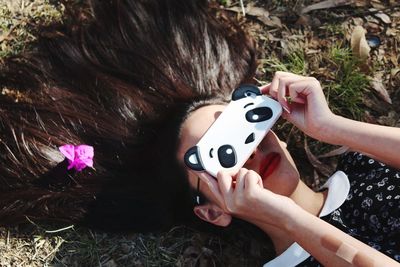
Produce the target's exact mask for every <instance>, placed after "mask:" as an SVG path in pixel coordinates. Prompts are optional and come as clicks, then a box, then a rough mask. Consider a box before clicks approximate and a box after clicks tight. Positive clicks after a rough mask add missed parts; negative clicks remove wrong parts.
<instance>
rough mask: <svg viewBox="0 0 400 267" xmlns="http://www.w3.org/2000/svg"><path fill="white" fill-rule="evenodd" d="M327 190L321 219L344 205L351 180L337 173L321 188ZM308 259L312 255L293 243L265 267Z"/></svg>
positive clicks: (286, 265) (288, 266)
mask: <svg viewBox="0 0 400 267" xmlns="http://www.w3.org/2000/svg"><path fill="white" fill-rule="evenodd" d="M325 188H328V195H327V197H326V200H325V203H324V206H323V207H322V210H321V212H320V214H319V217H323V216H326V215H328V214H329V213H331V212H332V211H334V210H336V209H337V208H339V207H340V206H341V205H342V204H343V202H344V201H345V200H346V198H347V195H348V194H349V191H350V183H349V179H348V178H347V175H346V174H345V173H344V172H342V171H337V172H335V173H334V174H333V175H332V176H331V177H330V178H329V179H328V181H326V183H325V184H324V185H323V186H321V189H325ZM308 257H310V254H309V253H308V252H307V251H305V250H304V249H303V248H302V247H301V246H300V245H299V244H297V243H293V244H292V245H291V246H290V247H289V248H288V249H286V250H285V251H284V252H283V253H282V254H281V255H279V256H278V257H276V258H275V259H273V260H271V261H269V262H267V263H266V264H264V266H263V267H282V266H285V267H292V266H296V265H298V264H299V263H301V262H303V261H305V260H306V259H307V258H308Z"/></svg>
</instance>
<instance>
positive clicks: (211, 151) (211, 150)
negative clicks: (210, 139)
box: [208, 148, 214, 158]
mask: <svg viewBox="0 0 400 267" xmlns="http://www.w3.org/2000/svg"><path fill="white" fill-rule="evenodd" d="M213 152H214V148H211V149H210V152H209V153H208V155H209V156H210V158H213V157H214V156H213Z"/></svg>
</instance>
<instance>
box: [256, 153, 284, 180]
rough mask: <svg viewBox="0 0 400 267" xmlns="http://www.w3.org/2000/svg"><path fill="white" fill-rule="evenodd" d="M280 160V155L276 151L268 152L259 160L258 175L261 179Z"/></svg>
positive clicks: (272, 169)
mask: <svg viewBox="0 0 400 267" xmlns="http://www.w3.org/2000/svg"><path fill="white" fill-rule="evenodd" d="M280 162H281V155H279V153H276V152H272V153H269V154H268V155H267V156H266V157H265V158H264V159H263V161H262V162H261V167H260V175H261V178H262V179H263V180H265V179H267V178H268V176H270V175H271V174H272V173H273V172H274V171H275V169H276V167H278V165H279V163H280Z"/></svg>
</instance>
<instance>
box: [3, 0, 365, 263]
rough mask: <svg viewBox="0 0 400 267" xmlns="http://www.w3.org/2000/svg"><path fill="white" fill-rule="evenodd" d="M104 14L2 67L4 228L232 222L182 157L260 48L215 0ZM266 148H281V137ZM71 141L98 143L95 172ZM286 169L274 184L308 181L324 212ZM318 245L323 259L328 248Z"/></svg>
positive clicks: (141, 4)
mask: <svg viewBox="0 0 400 267" xmlns="http://www.w3.org/2000/svg"><path fill="white" fill-rule="evenodd" d="M92 9H93V18H92V19H91V20H90V21H84V22H79V21H78V22H76V23H75V24H74V23H73V25H70V26H68V27H67V26H63V25H55V26H53V27H52V28H50V29H47V31H46V32H44V33H43V36H42V37H41V38H40V39H39V41H38V44H37V48H36V50H34V52H32V53H30V54H25V55H23V56H22V57H17V58H11V59H9V60H7V62H6V64H5V66H4V67H3V69H2V71H1V74H2V76H1V78H0V83H1V85H2V88H6V89H7V90H3V93H4V94H3V95H2V96H1V97H0V118H1V123H0V136H1V137H0V138H1V140H0V141H1V142H0V144H1V145H0V157H1V161H0V162H1V163H0V177H1V179H0V181H1V182H0V203H1V209H0V222H1V223H2V224H13V225H14V224H17V223H21V222H24V221H25V218H26V217H29V218H30V219H31V220H34V221H65V222H68V223H79V224H84V225H88V226H91V227H97V228H103V229H107V230H127V229H129V230H134V231H154V230H160V229H166V228H168V227H171V226H172V225H175V224H177V223H189V222H193V220H194V219H195V218H194V216H193V212H192V210H193V209H194V213H195V215H197V216H199V217H200V218H202V219H206V220H209V221H211V222H213V223H214V224H217V225H227V224H229V223H230V221H231V215H232V214H236V212H237V211H233V210H232V209H231V208H230V209H229V210H228V209H227V208H226V204H224V203H225V202H226V201H225V202H222V198H224V197H226V196H227V195H226V194H223V195H221V192H222V193H224V191H223V188H221V189H222V190H220V189H219V188H217V185H216V184H215V183H214V184H213V186H210V187H209V190H211V191H212V192H213V193H212V194H211V193H207V186H205V185H204V184H201V185H200V190H201V191H202V192H204V195H205V196H207V197H208V198H209V202H207V203H208V204H206V205H200V206H197V205H195V203H194V201H193V196H192V193H193V192H194V191H196V186H195V185H196V182H195V183H193V177H194V176H193V174H189V179H188V174H187V170H185V169H184V168H183V167H182V164H181V159H182V157H181V153H182V151H183V147H184V146H185V144H186V143H187V142H191V141H192V142H193V140H191V137H190V134H191V133H192V132H193V133H194V134H195V135H196V136H195V137H196V138H199V137H200V135H201V133H199V131H197V130H196V128H192V127H194V126H191V127H187V124H188V123H189V122H190V121H191V120H193V118H194V117H193V116H195V115H196V114H198V113H197V112H200V111H204V109H207V108H213V107H215V104H219V105H218V107H219V109H220V110H222V109H223V105H224V104H225V103H226V100H227V97H228V96H229V95H230V93H231V91H232V89H234V88H236V87H237V86H238V85H240V84H243V83H249V82H251V81H252V77H253V76H254V73H255V69H256V60H255V59H256V57H255V49H254V46H253V43H252V42H251V41H250V40H249V39H248V38H247V36H246V35H245V34H244V33H243V32H242V31H241V30H240V29H239V28H238V27H236V26H235V25H234V24H232V25H227V26H222V25H221V24H219V23H218V22H217V21H216V20H215V18H214V17H213V16H211V15H210V10H207V2H206V1H183V0H176V1H149V0H146V1H144V0H143V1H119V0H115V1H101V2H100V1H93V3H92ZM272 84H273V85H274V86H272V85H271V86H269V87H266V88H265V89H264V90H265V91H268V92H270V93H271V94H272V95H274V92H275V91H276V92H277V96H279V95H280V94H278V93H282V89H281V90H277V89H276V88H275V87H276V84H277V82H276V79H275V80H274V82H273V83H272ZM10 88H11V89H10ZM271 88H272V89H271ZM300 95H302V94H300ZM278 98H279V99H280V100H281V102H282V101H284V100H283V98H282V97H278ZM299 101H300V102H301V100H299V99H297V102H299ZM282 103H284V102H282ZM289 108H291V107H289ZM214 111H215V110H214ZM325 113H326V112H325ZM293 114H296V113H295V112H293ZM199 117H200V119H202V118H203V116H199ZM207 123H212V121H208V122H207ZM194 125H195V126H196V125H200V124H194ZM200 126H201V125H200ZM196 127H198V126H196ZM203 127H204V126H203ZM304 128H306V127H304ZM187 131H188V132H189V135H188V133H187ZM203 131H204V129H203ZM311 135H313V134H311ZM315 137H318V136H315ZM188 139H189V140H188ZM185 142H186V143H185ZM264 142H265V143H266V144H267V145H268V146H269V145H271V146H273V147H277V148H278V147H280V144H281V143H280V142H279V141H278V139H277V138H276V137H274V135H273V134H272V133H271V134H269V135H268V136H267V138H266V139H265V140H264ZM65 144H75V145H78V144H88V145H91V146H93V147H94V149H95V156H94V168H93V169H89V168H86V169H84V170H83V171H82V172H76V171H74V170H72V169H71V170H68V166H67V165H68V164H67V161H66V160H65V159H64V157H63V156H62V154H61V153H59V151H58V147H60V146H62V145H65ZM279 151H281V153H287V152H286V150H285V149H284V148H282V149H281V150H279ZM367 152H368V151H367ZM256 154H257V153H255V155H256ZM280 157H282V156H280ZM287 157H288V156H287ZM253 162H255V161H253ZM284 162H286V163H285V166H283V165H281V166H283V167H282V168H281V167H280V168H281V169H282V172H283V173H282V177H284V178H282V182H283V183H282V184H280V183H276V184H275V183H274V184H273V185H271V186H267V188H268V189H270V190H271V191H272V192H275V193H278V194H282V195H287V196H289V195H290V193H291V192H293V190H294V187H295V186H296V183H297V184H299V185H301V186H300V187H301V188H302V189H301V190H302V191H304V192H305V193H304V194H306V195H311V196H313V197H312V198H313V199H312V200H313V201H314V200H315V203H311V202H307V203H302V205H301V207H302V208H303V209H305V210H307V211H309V212H311V213H313V214H317V213H316V212H317V211H319V209H320V208H321V205H322V202H323V201H324V194H322V195H321V194H313V193H312V192H311V191H310V190H309V189H307V188H306V187H305V186H304V185H303V184H302V183H300V182H299V179H298V175H297V171H296V169H295V168H294V167H293V166H291V164H290V162H289V161H283V160H282V163H280V164H283V163H284ZM251 164H252V163H251V160H250V161H249V162H248V163H247V165H246V167H247V168H250V169H251V168H252V167H251ZM254 164H255V163H254ZM286 167H287V168H286ZM254 168H256V167H254ZM256 171H257V168H256ZM276 173H278V172H276ZM279 173H280V172H279ZM283 174H285V175H283ZM286 174H287V175H286ZM203 175H204V174H203ZM251 176H252V177H254V176H256V177H257V175H256V174H255V173H253V175H251ZM224 177H225V176H224ZM208 178H209V177H208ZM202 179H204V180H203V181H204V182H206V181H208V182H210V183H211V184H212V183H213V180H210V179H209V180H207V177H203V178H202ZM225 179H228V180H229V178H228V177H227V178H225ZM285 179H287V180H285ZM223 180H224V178H222V179H220V182H221V183H222V181H223ZM268 180H270V179H268ZM271 181H272V179H271ZM266 183H267V182H266ZM296 188H297V187H296ZM217 189H218V190H220V191H221V192H220V191H218V190H217ZM291 190H292V191H291ZM262 192H264V193H265V192H266V193H265V194H269V195H268V196H270V195H271V194H272V193H270V192H269V191H263V190H262ZM296 192H297V191H296ZM325 195H326V194H325ZM274 196H275V195H274ZM279 199H282V200H283V201H285V202H286V203H288V205H289V207H291V206H294V207H297V206H295V205H294V204H293V202H292V201H291V200H290V199H288V198H286V197H281V198H279ZM297 199H301V198H300V197H298V198H296V200H297ZM262 200H263V199H260V202H259V203H260V205H261V204H262V203H263V201H262ZM309 200H310V199H309ZM218 201H219V202H218ZM207 205H209V207H208V206H207ZM295 209H296V208H293V209H291V210H295ZM280 210H282V209H280ZM227 211H228V212H227ZM277 211H279V209H278V210H277ZM289 211H290V210H289ZM297 211H298V210H296V212H297ZM298 212H299V213H300V211H298ZM274 214H277V215H276V216H280V215H282V214H281V213H279V212H274ZM290 214H292V213H290ZM290 214H286V213H285V214H284V215H285V217H288V218H290V216H289V215H290ZM238 216H239V217H243V218H244V219H248V220H249V221H250V222H252V219H251V218H246V217H245V216H243V215H242V214H240V212H238ZM304 217H306V216H305V215H304ZM207 218H208V219H207ZM268 222H269V221H268V220H267V221H265V223H268ZM318 222H320V221H318ZM272 229H276V231H266V232H268V233H270V234H271V235H272V236H273V238H274V240H280V239H282V241H276V243H275V245H276V248H277V252H278V253H280V252H282V251H283V250H284V249H285V248H286V247H287V246H289V245H290V243H291V242H293V241H295V240H290V239H288V238H287V236H286V238H285V236H284V232H282V230H281V231H279V229H278V227H275V228H272ZM263 230H264V229H263ZM274 235H275V237H276V238H275V237H274ZM296 241H297V240H296ZM306 248H307V247H306ZM309 250H310V251H311V252H312V254H313V255H315V256H316V257H317V258H318V259H320V257H319V255H320V254H321V253H323V252H325V251H324V250H318V249H317V250H315V249H309ZM331 256H332V257H333V258H334V255H331ZM321 261H322V262H324V259H323V258H322V259H321Z"/></svg>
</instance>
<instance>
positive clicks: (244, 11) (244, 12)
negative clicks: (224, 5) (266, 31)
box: [240, 0, 246, 17]
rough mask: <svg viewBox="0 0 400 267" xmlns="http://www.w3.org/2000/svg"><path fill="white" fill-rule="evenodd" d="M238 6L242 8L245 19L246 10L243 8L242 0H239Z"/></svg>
mask: <svg viewBox="0 0 400 267" xmlns="http://www.w3.org/2000/svg"><path fill="white" fill-rule="evenodd" d="M240 6H241V7H242V12H243V17H246V10H245V8H244V4H243V0H240Z"/></svg>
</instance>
